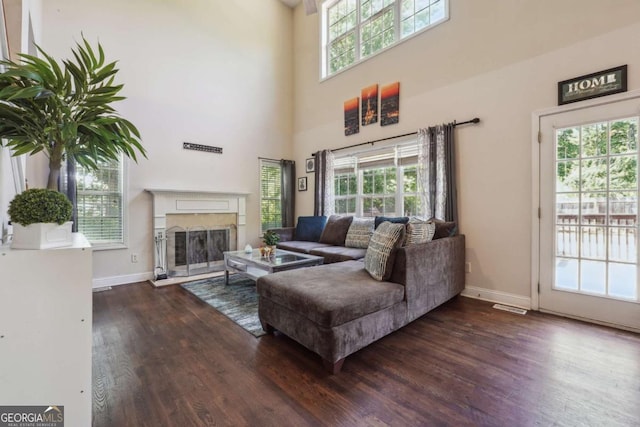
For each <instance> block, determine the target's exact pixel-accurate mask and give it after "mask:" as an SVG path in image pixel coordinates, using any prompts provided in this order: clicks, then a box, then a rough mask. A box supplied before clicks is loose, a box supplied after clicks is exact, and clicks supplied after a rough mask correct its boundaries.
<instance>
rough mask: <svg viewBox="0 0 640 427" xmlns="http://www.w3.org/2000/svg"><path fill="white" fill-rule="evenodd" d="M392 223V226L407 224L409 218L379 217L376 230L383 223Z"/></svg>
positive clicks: (376, 221)
mask: <svg viewBox="0 0 640 427" xmlns="http://www.w3.org/2000/svg"><path fill="white" fill-rule="evenodd" d="M385 221H386V222H390V223H392V224H406V223H408V222H409V217H408V216H377V217H376V219H375V221H374V228H375V229H378V227H379V226H380V224H382V223H383V222H385Z"/></svg>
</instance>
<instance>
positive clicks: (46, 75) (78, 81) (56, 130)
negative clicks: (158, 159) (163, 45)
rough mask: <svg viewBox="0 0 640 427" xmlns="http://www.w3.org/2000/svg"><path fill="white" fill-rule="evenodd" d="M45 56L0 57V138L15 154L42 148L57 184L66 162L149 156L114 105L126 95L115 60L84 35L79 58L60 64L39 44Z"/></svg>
mask: <svg viewBox="0 0 640 427" xmlns="http://www.w3.org/2000/svg"><path fill="white" fill-rule="evenodd" d="M37 50H38V52H39V53H40V54H41V55H42V57H43V58H38V57H36V56H31V55H26V54H20V55H19V56H20V58H21V60H22V62H21V63H16V62H13V61H0V65H2V66H3V67H4V69H5V71H4V72H3V73H1V74H0V138H4V139H6V140H7V142H6V145H7V146H8V147H9V148H10V149H11V150H12V152H13V155H21V154H31V155H33V154H36V153H39V152H44V153H45V154H46V155H47V157H48V158H49V177H48V182H47V188H49V189H51V190H57V189H58V177H59V175H60V168H61V166H62V162H63V161H64V160H65V158H66V159H73V160H74V161H75V162H77V163H78V164H80V165H82V166H84V167H86V168H88V169H93V170H95V169H97V168H98V164H99V162H100V161H107V160H116V159H118V158H119V156H120V154H121V153H123V154H124V155H125V156H127V157H129V158H132V159H133V160H134V161H137V159H136V152H139V153H140V154H142V155H143V156H145V157H146V152H145V150H144V148H143V147H142V145H141V143H140V133H139V132H138V129H136V127H135V126H134V125H133V124H132V123H131V122H129V121H128V120H125V119H124V118H122V117H120V116H119V115H118V113H117V112H116V111H115V109H114V108H113V107H112V106H111V104H112V103H113V102H116V101H120V100H123V99H125V98H124V97H122V96H120V95H119V94H118V93H119V92H120V90H121V89H122V87H123V85H121V84H115V83H114V77H115V74H116V73H117V72H118V70H117V69H116V63H115V62H110V63H105V57H104V51H103V49H102V46H101V45H100V44H98V49H97V52H96V51H95V50H94V49H93V48H92V47H91V46H90V45H89V43H88V42H87V41H86V40H85V39H84V38H83V40H82V43H77V44H76V49H72V53H73V56H74V58H75V61H72V60H64V61H63V62H62V65H61V64H58V62H56V60H54V59H53V58H52V57H51V56H50V55H48V54H47V53H45V52H44V51H43V50H42V49H41V48H40V47H39V46H37Z"/></svg>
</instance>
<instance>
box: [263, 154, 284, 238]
mask: <svg viewBox="0 0 640 427" xmlns="http://www.w3.org/2000/svg"><path fill="white" fill-rule="evenodd" d="M260 223H261V227H262V228H261V229H262V231H265V230H268V229H269V228H280V227H282V167H281V166H280V162H277V161H272V160H265V159H261V160H260Z"/></svg>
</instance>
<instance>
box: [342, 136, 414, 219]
mask: <svg viewBox="0 0 640 427" xmlns="http://www.w3.org/2000/svg"><path fill="white" fill-rule="evenodd" d="M417 163H418V146H417V142H416V141H415V140H411V141H409V142H404V143H402V144H398V145H393V146H387V147H381V148H377V149H372V150H366V151H362V152H359V153H353V154H347V155H343V156H339V155H336V158H335V161H334V173H335V178H334V183H335V202H336V213H337V214H348V215H356V216H365V217H367V216H368V217H372V216H378V215H383V216H404V215H406V216H412V215H419V214H420V206H419V197H418V196H417V188H416V169H417V168H416V165H417Z"/></svg>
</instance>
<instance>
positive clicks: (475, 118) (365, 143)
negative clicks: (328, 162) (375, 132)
mask: <svg viewBox="0 0 640 427" xmlns="http://www.w3.org/2000/svg"><path fill="white" fill-rule="evenodd" d="M471 123H473V124H477V123H480V119H479V118H478V117H474V118H473V119H471V120H467V121H465V122H460V123H457V122H456V121H455V120H454V121H453V127H456V126H461V125H468V124H471ZM417 134H418V132H409V133H403V134H402V135H396V136H389V137H387V138H381V139H376V140H373V141H368V142H361V143H359V144H353V145H347V146H346V147H340V148H334V149H333V150H331V152H334V151H340V150H346V149H347V148H353V147H359V146H361V145H367V144H371V145H373V144H375V143H376V142H382V141H386V140H388V139H396V138H402V137H403V136H409V135H417ZM311 155H312V156H315V155H316V153H312V154H311Z"/></svg>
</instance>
